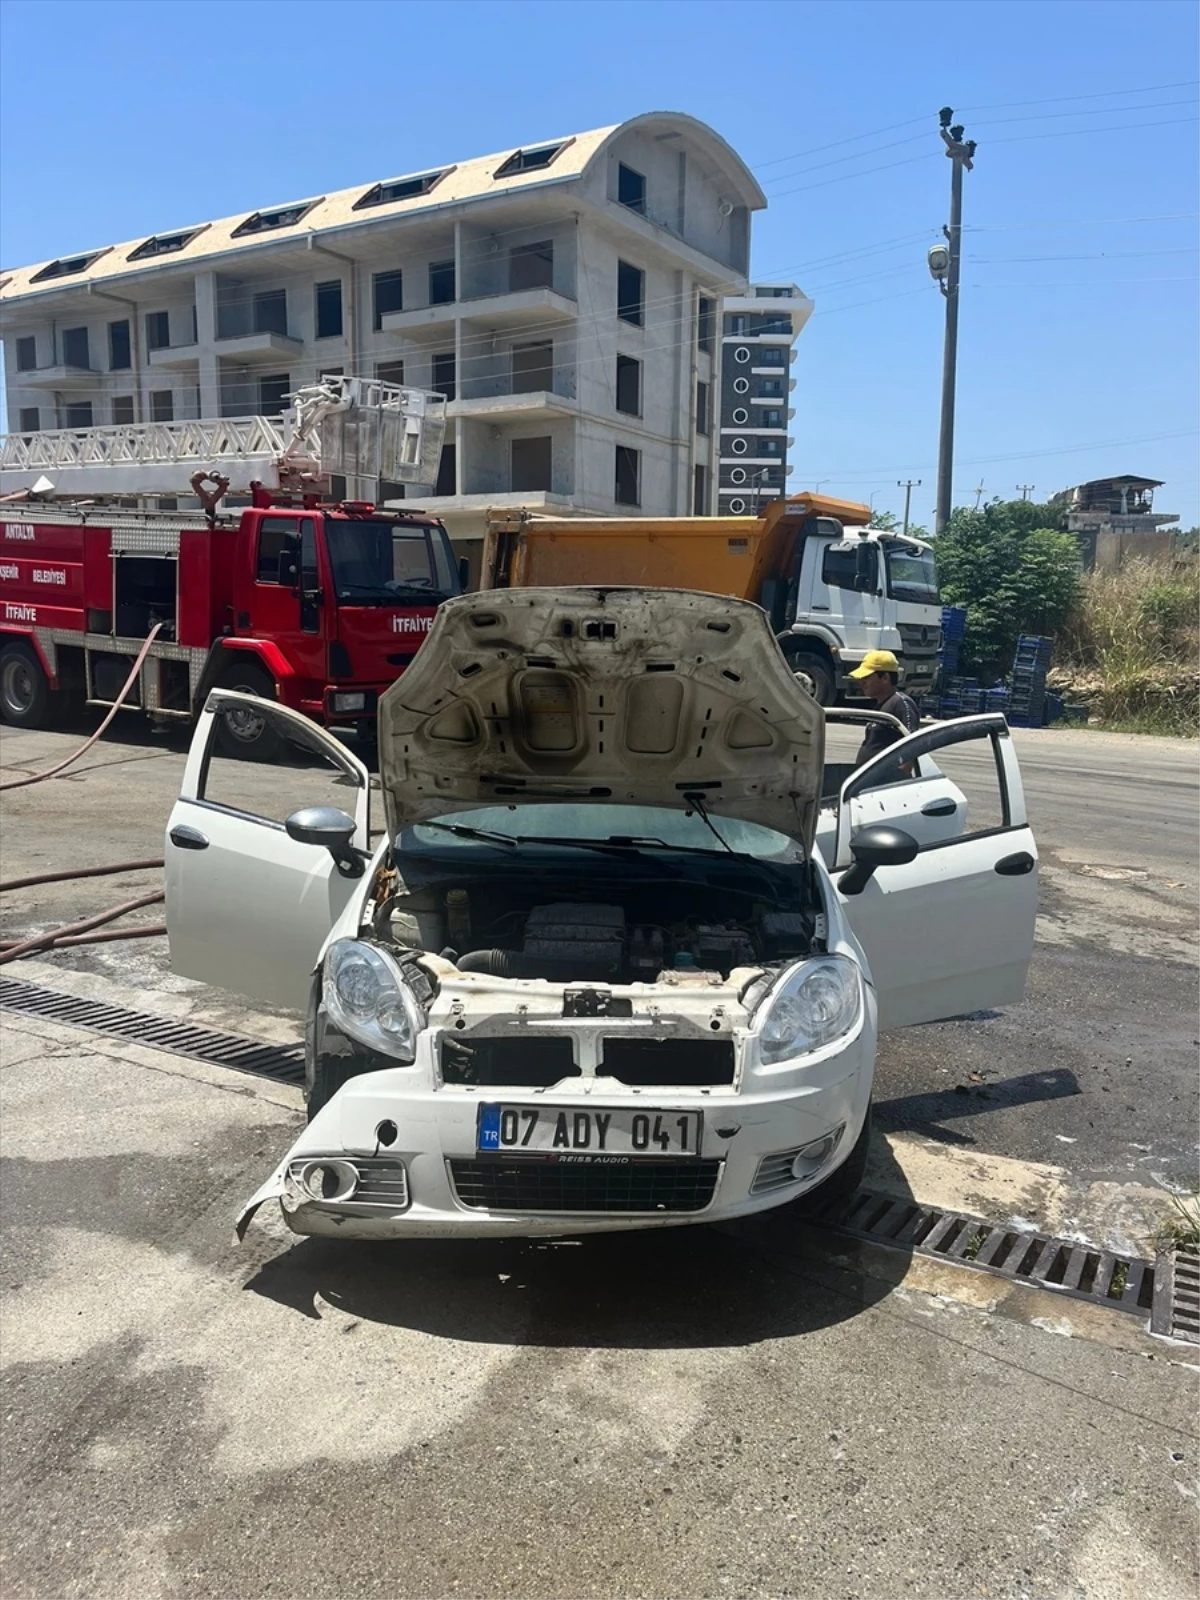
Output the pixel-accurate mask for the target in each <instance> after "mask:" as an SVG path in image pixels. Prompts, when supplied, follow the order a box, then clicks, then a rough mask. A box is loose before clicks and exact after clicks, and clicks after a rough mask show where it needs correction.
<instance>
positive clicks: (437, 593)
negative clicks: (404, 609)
mask: <svg viewBox="0 0 1200 1600" xmlns="http://www.w3.org/2000/svg"><path fill="white" fill-rule="evenodd" d="M325 542H326V544H327V545H328V547H329V560H330V563H331V565H332V567H333V585H334V589H335V591H336V593H337V597H338V599H339V600H341V601H342V602H344V603H345V604H348V605H365V606H395V605H412V604H413V603H414V602H416V603H420V602H421V601H422V600H425V601H428V602H429V604H430V605H436V604H437V602H438V601H439V600H445V599H446V598H447V597H448V596H449V595H452V594H457V593H458V579H457V576H456V574H455V566H454V553H453V551H452V550H451V548H450V541H449V539H448V538H447V537H446V531H445V529H444V528H440V527H438V525H437V524H436V523H396V522H382V521H380V522H371V521H365V520H364V521H359V520H358V519H357V518H347V519H345V520H342V519H341V518H335V517H326V518H325Z"/></svg>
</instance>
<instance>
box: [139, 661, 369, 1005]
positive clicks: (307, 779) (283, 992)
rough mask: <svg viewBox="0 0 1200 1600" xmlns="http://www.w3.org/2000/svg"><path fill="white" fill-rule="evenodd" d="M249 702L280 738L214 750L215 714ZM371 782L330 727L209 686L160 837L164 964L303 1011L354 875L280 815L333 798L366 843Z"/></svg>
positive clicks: (355, 882)
mask: <svg viewBox="0 0 1200 1600" xmlns="http://www.w3.org/2000/svg"><path fill="white" fill-rule="evenodd" d="M239 708H242V709H245V708H252V709H253V711H254V714H255V715H258V716H263V717H265V718H266V719H267V720H268V722H270V723H271V724H272V726H273V727H274V728H275V729H276V730H277V731H278V732H279V733H281V734H282V735H283V736H284V737H285V739H286V740H287V742H288V743H287V748H288V756H287V757H286V758H285V760H284V761H282V762H274V763H270V764H264V763H261V762H256V761H245V760H239V759H237V758H231V757H227V756H223V755H221V753H220V751H219V749H218V748H217V746H216V745H215V743H214V740H215V735H216V726H217V721H218V718H219V716H220V714H221V713H222V712H224V711H226V710H230V709H235V710H236V709H239ZM369 797H370V780H369V777H368V774H367V769H366V767H364V766H363V764H362V762H361V761H359V760H358V759H357V757H355V756H354V755H352V754H351V752H350V751H349V750H347V749H346V747H345V746H344V745H343V744H341V743H340V742H339V741H338V740H337V739H335V738H334V737H333V736H332V734H329V733H326V732H325V731H324V729H322V728H318V727H317V726H316V724H315V723H312V722H310V721H309V720H308V718H307V717H304V716H301V715H300V713H299V712H296V711H288V710H286V709H285V708H284V707H283V706H278V705H273V704H270V703H269V702H266V701H263V700H259V699H256V698H255V697H254V696H252V695H244V694H235V693H233V692H231V691H226V690H223V689H214V690H213V692H212V693H211V694H210V695H209V697H208V703H207V704H206V706H205V708H204V711H203V713H202V715H201V717H200V720H199V722H198V723H197V725H196V732H195V735H194V737H193V739H192V747H191V752H190V754H189V756H188V762H187V767H186V769H185V771H184V775H183V786H182V789H181V790H180V794H179V799H178V800H177V801H176V802H175V807H174V809H173V810H172V812H171V816H170V820H169V821H168V823H167V838H166V845H165V862H166V883H167V933H168V937H169V939H170V946H171V966H172V968H173V970H174V971H176V972H180V973H183V974H185V975H186V976H187V977H189V978H201V979H203V981H204V982H205V983H215V984H219V985H220V986H221V987H222V988H223V989H232V990H233V991H234V992H235V993H238V994H245V995H249V996H250V997H251V998H252V999H255V1000H265V1001H268V1002H270V1003H271V1004H274V1005H280V1006H290V1007H293V1008H294V1009H296V1010H300V1011H302V1010H303V1009H304V1008H305V1006H306V1004H307V1001H308V990H309V979H310V975H311V973H312V969H313V967H314V965H315V963H316V960H317V956H318V955H319V953H320V950H321V946H322V945H323V944H324V942H325V940H326V938H327V937H328V934H329V930H330V929H331V928H332V927H333V924H334V923H335V922H336V920H337V919H338V917H339V916H340V915H341V913H342V911H343V910H344V909H345V908H346V906H347V905H348V904H349V902H350V899H351V897H352V896H353V895H354V894H355V893H356V892H357V891H358V889H359V888H360V887H361V884H362V877H361V875H360V876H349V875H347V874H346V872H345V871H344V869H343V868H341V867H339V865H338V863H337V862H336V861H335V860H334V858H333V856H332V855H331V854H330V852H329V851H328V850H327V849H326V848H325V846H324V845H314V844H301V843H299V841H297V840H295V839H293V838H291V837H290V836H289V835H288V833H287V832H286V830H285V828H284V822H285V820H286V819H287V817H289V816H290V815H291V814H292V812H294V811H299V810H301V809H302V808H303V807H305V806H314V805H326V806H336V807H337V808H338V809H339V810H341V811H344V812H346V813H347V814H348V815H349V816H352V817H353V818H354V820H355V823H356V829H355V835H354V845H355V847H356V848H357V849H358V850H361V851H364V852H365V851H367V850H368V848H369V844H368V829H369V811H368V802H369Z"/></svg>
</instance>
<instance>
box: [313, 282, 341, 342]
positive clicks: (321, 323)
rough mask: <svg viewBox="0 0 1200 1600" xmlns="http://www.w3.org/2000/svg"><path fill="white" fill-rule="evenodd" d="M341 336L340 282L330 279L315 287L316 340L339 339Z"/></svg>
mask: <svg viewBox="0 0 1200 1600" xmlns="http://www.w3.org/2000/svg"><path fill="white" fill-rule="evenodd" d="M341 336H342V280H341V279H340V278H330V280H329V282H328V283H319V284H318V285H317V338H318V339H340V338H341Z"/></svg>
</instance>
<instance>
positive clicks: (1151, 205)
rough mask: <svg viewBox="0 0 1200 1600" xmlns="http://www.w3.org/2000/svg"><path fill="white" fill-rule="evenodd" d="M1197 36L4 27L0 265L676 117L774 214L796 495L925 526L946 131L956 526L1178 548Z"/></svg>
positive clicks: (703, 15) (963, 20) (614, 23)
mask: <svg viewBox="0 0 1200 1600" xmlns="http://www.w3.org/2000/svg"><path fill="white" fill-rule="evenodd" d="M1197 42H1198V40H1197V8H1196V7H1195V5H1194V4H1193V3H1192V0H1136V3H1127V0H1041V3H1036V0H1002V3H997V4H993V3H991V0H957V3H953V4H951V3H939V0H928V3H927V0H920V3H905V0H889V3H883V4H878V3H875V0H844V3H841V4H829V3H824V0H812V3H804V0H757V3H755V4H746V3H744V0H741V3H737V4H728V3H726V0H658V3H655V0H636V3H627V0H602V3H598V4H597V3H593V0H565V3H551V4H546V3H542V0H531V3H504V0H484V3H476V0H457V3H456V0H440V3H439V4H437V5H424V4H392V3H388V0H376V3H373V4H360V3H356V0H340V3H338V4H330V3H321V4H310V3H305V0H289V3H256V0H216V3H210V4H194V3H191V0H174V3H157V4H156V3H152V0H142V3H135V4H126V3H104V0H88V3H85V4H76V3H74V0H40V3H29V0H4V3H3V5H2V6H0V259H2V260H3V261H5V262H7V263H10V264H20V263H23V262H29V261H36V260H43V259H46V258H48V257H52V256H55V255H58V254H60V253H66V252H70V251H74V250H82V249H86V248H88V247H90V246H93V245H98V244H104V243H107V242H110V241H114V240H120V239H126V238H130V237H132V236H134V235H137V234H139V233H145V234H149V233H152V232H155V231H163V230H166V229H169V228H171V227H174V226H178V225H182V224H185V223H189V222H196V221H202V220H204V219H206V218H208V217H215V216H221V215H225V214H228V213H230V212H233V211H237V210H239V209H247V210H249V209H252V208H255V207H258V206H261V205H266V204H271V203H274V202H282V201H285V200H288V199H292V198H300V197H303V196H306V195H310V194H317V193H321V192H323V191H325V190H328V189H333V188H338V187H343V186H347V185H350V184H353V183H357V182H361V181H363V180H370V179H375V178H379V177H385V176H391V175H393V174H395V173H401V172H410V171H417V170H420V169H421V168H423V167H428V166H433V165H436V164H438V163H441V162H445V161H447V160H455V159H459V158H464V157H468V156H472V155H479V154H484V153H486V152H489V151H492V150H498V149H504V148H505V147H507V146H512V145H517V144H520V143H522V142H529V141H535V140H544V139H547V138H549V137H552V136H554V135H556V134H560V133H567V132H572V131H575V130H581V129H585V128H590V127H596V126H602V125H604V124H607V123H611V122H618V121H620V120H621V119H622V118H624V117H628V116H632V115H634V114H636V113H637V112H639V111H647V110H664V109H665V110H680V111H686V112H690V113H691V114H692V115H694V116H697V117H701V118H703V119H704V120H705V121H707V122H709V123H711V124H712V125H713V126H714V127H715V128H716V129H717V130H718V131H719V132H720V133H721V134H723V135H724V137H725V138H726V139H728V140H729V142H730V143H731V144H732V145H733V146H734V148H735V149H736V150H738V152H739V153H740V154H741V155H742V156H743V158H744V159H745V160H746V161H747V162H748V164H749V165H750V166H751V167H753V168H754V169H755V171H756V174H757V176H758V178H759V181H760V182H761V183H762V184H763V186H764V188H765V189H766V191H767V194H768V197H769V201H770V204H769V207H768V209H767V211H766V212H765V213H763V214H761V215H760V216H759V217H758V218H757V219H756V221H755V224H754V262H753V270H754V272H755V274H756V275H758V276H760V277H765V278H783V279H788V280H794V281H796V282H798V283H799V284H800V285H801V286H802V287H803V288H804V289H805V290H806V291H807V292H808V293H809V294H811V295H812V297H813V298H814V300H815V301H816V307H817V309H816V312H815V313H814V315H813V318H812V320H811V322H810V323H809V325H808V328H807V329H806V330H805V332H804V333H803V334H802V336H801V339H800V344H799V351H800V354H799V356H798V358H797V362H796V367H795V369H794V370H795V373H796V376H797V377H798V379H799V382H798V384H797V389H796V393H795V397H794V399H795V405H796V418H795V422H794V425H793V432H794V434H795V438H796V446H795V449H794V452H793V460H794V462H795V467H796V470H795V473H794V475H793V478H792V484H793V486H794V487H796V488H800V487H805V486H807V487H812V486H814V485H815V484H817V483H818V482H821V483H823V485H824V487H825V488H826V490H827V492H829V493H844V494H846V495H852V496H855V497H857V498H861V499H867V498H868V497H870V496H872V495H873V496H874V503H875V505H876V506H877V507H887V508H890V509H893V510H899V509H900V507H901V504H902V498H903V495H902V491H901V490H899V489H898V488H897V487H896V480H897V479H899V478H907V477H915V478H920V479H922V484H921V487H920V488H918V489H917V490H916V491H915V492H914V499H913V514H914V518H915V519H917V520H921V521H928V520H930V519H931V512H932V506H933V501H934V477H935V466H936V454H937V427H938V403H939V387H940V380H941V357H942V344H941V338H942V317H943V310H942V301H941V298H940V296H939V295H938V292H937V290H936V288H935V286H934V285H933V284H932V283H931V282H930V280H929V277H928V274H927V272H926V268H925V259H924V258H925V252H926V250H927V248H928V246H929V245H930V244H931V243H933V242H934V241H935V240H936V239H937V238H938V236H939V229H940V227H941V225H942V223H943V222H944V220H945V214H946V208H947V204H948V191H949V167H950V164H949V162H948V161H947V160H946V159H945V157H944V156H943V155H942V153H941V146H940V141H939V139H938V136H937V115H936V113H937V108H938V107H939V106H942V105H951V106H953V107H954V108H955V111H956V113H957V114H958V116H959V117H960V119H961V120H962V121H963V122H964V123H965V124H966V127H967V133H968V136H970V137H973V138H975V139H976V140H977V141H978V144H979V151H978V156H977V161H976V167H975V170H974V171H973V172H971V173H969V174H967V177H966V191H965V206H964V222H965V223H966V225H967V230H968V231H967V233H966V255H965V264H964V271H963V296H962V318H961V336H960V347H959V389H958V437H957V450H956V469H955V500H956V503H960V504H961V503H965V504H973V503H974V500H975V494H976V489H977V486H978V485H979V484H980V482H982V484H983V492H984V495H985V497H986V498H991V497H992V496H993V495H1000V496H1001V497H1004V498H1008V497H1010V496H1012V495H1013V494H1014V493H1015V492H1016V491H1015V486H1016V485H1018V484H1032V485H1034V490H1033V494H1034V497H1036V498H1038V499H1040V498H1042V497H1043V496H1044V495H1047V494H1049V493H1051V492H1053V491H1054V490H1056V489H1059V488H1061V487H1063V486H1064V485H1067V484H1071V483H1077V482H1079V481H1081V480H1083V479H1086V478H1090V477H1097V476H1102V475H1104V474H1107V473H1120V472H1135V473H1144V474H1146V475H1147V476H1149V477H1154V478H1161V479H1164V480H1165V481H1166V488H1164V489H1163V490H1160V491H1159V506H1160V508H1162V509H1165V510H1174V511H1178V512H1180V513H1181V515H1182V517H1183V521H1184V524H1185V525H1189V524H1192V523H1195V522H1196V521H1197V520H1200V517H1198V505H1197V499H1198V495H1197V461H1196V432H1197V363H1196V351H1197V346H1198V342H1200V340H1198V334H1200V329H1198V327H1197V321H1198V318H1197V293H1196V287H1197V227H1196V220H1197V219H1196V213H1197V170H1196V169H1197V159H1196V151H1197V139H1196V117H1197V111H1196V104H1197V90H1196V78H1197V69H1196V61H1197ZM743 81H744V83H745V90H744V92H743V90H742V88H741V87H740V85H741V83H742V82H743Z"/></svg>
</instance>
